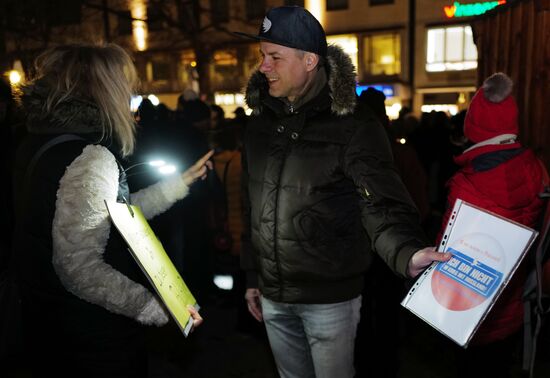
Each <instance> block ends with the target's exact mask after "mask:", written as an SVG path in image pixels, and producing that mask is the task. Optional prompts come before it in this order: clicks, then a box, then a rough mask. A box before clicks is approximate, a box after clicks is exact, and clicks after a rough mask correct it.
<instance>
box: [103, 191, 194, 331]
mask: <svg viewBox="0 0 550 378" xmlns="http://www.w3.org/2000/svg"><path fill="white" fill-rule="evenodd" d="M105 205H106V206H107V210H108V211H109V215H110V216H111V220H112V221H113V223H114V225H115V227H116V228H117V230H118V232H120V234H121V235H122V237H123V238H124V240H125V241H126V243H127V244H128V246H129V250H130V253H131V254H132V256H134V259H135V260H136V262H137V263H138V265H139V266H140V267H141V269H142V270H143V272H144V273H145V275H146V276H147V278H148V279H149V281H150V282H151V284H152V285H153V287H154V288H155V290H156V292H157V294H158V295H159V296H160V298H161V299H162V301H163V302H164V304H165V305H166V308H167V309H168V311H169V312H170V314H171V315H172V317H173V318H174V320H175V321H176V323H177V324H178V326H179V327H180V329H181V330H182V332H183V334H184V335H185V336H187V335H189V332H190V331H191V326H192V325H193V319H192V318H191V315H190V314H189V311H188V310H187V305H191V306H194V307H195V308H196V309H197V310H198V309H199V306H198V304H197V301H196V300H195V297H193V294H191V292H190V291H189V289H188V288H187V285H186V284H185V282H184V281H183V279H182V278H181V276H180V274H179V273H178V271H177V270H176V267H175V266H174V264H173V263H172V261H171V260H170V258H169V257H168V255H167V254H166V251H165V250H164V247H163V246H162V244H161V243H160V241H159V240H158V238H157V236H156V235H155V233H154V232H153V230H152V229H151V227H150V226H149V223H147V220H146V219H145V217H144V216H143V213H142V212H141V210H140V208H139V207H137V206H131V205H128V204H125V203H118V202H114V201H105Z"/></svg>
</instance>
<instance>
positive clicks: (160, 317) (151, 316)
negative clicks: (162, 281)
mask: <svg viewBox="0 0 550 378" xmlns="http://www.w3.org/2000/svg"><path fill="white" fill-rule="evenodd" d="M169 319H170V318H169V317H168V313H167V312H166V310H165V309H164V305H163V304H161V303H160V301H159V300H158V299H157V297H155V296H152V297H151V299H150V300H149V302H147V304H146V305H145V307H144V308H143V310H141V312H140V313H139V315H138V316H137V318H136V320H137V321H138V322H140V323H141V324H145V325H156V326H157V327H160V326H163V325H165V324H166V323H168V320H169Z"/></svg>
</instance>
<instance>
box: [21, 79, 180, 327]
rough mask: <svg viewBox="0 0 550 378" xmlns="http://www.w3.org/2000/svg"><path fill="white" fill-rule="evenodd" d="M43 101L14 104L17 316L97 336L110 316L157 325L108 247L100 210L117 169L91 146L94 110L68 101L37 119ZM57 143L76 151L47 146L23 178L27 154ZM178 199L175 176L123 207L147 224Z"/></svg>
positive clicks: (110, 156) (118, 244)
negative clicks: (23, 130) (19, 132)
mask: <svg viewBox="0 0 550 378" xmlns="http://www.w3.org/2000/svg"><path fill="white" fill-rule="evenodd" d="M44 98H45V89H44V88H43V87H41V86H40V85H39V84H37V85H35V86H34V87H32V88H28V89H27V93H26V94H25V96H24V97H23V104H24V109H25V111H26V113H27V129H28V132H29V134H28V137H27V138H26V140H25V141H24V142H23V143H22V145H21V146H20V148H19V151H18V158H17V163H16V167H15V185H16V186H15V188H16V192H15V193H16V196H15V197H16V198H15V203H16V204H19V207H20V208H19V214H18V224H17V228H18V233H17V235H16V238H17V239H16V245H17V254H18V256H19V257H20V259H19V260H20V264H19V265H20V271H21V274H20V275H21V277H22V279H21V282H22V284H23V288H24V293H25V296H24V297H25V299H26V300H27V301H28V306H26V308H33V307H36V311H37V312H40V313H41V316H42V317H43V319H50V320H52V321H56V322H57V321H59V322H64V327H65V328H66V329H69V328H71V327H74V330H75V332H76V333H84V330H85V329H87V328H89V329H93V328H95V327H100V326H99V325H94V322H95V321H96V320H97V319H98V318H102V319H103V320H104V322H103V324H105V322H109V320H108V319H115V318H116V316H115V317H113V314H114V315H122V316H123V317H127V318H132V319H135V320H136V321H138V322H140V323H142V324H155V325H162V324H165V323H166V322H167V321H168V316H167V313H166V311H165V309H164V307H163V305H161V303H160V302H159V300H158V299H157V298H156V296H155V295H153V293H152V292H151V291H150V290H149V289H148V288H146V287H145V286H146V285H147V282H146V280H143V275H142V274H141V273H140V272H139V267H137V265H136V264H135V262H133V261H131V260H132V257H131V256H130V254H129V252H128V251H127V250H126V246H125V245H124V243H123V242H122V241H121V240H118V241H115V240H117V239H121V238H120V236H119V235H118V234H117V232H116V230H115V229H114V228H113V227H112V224H111V222H110V219H109V215H108V212H107V209H106V207H105V203H104V201H106V200H107V201H116V200H117V195H118V191H119V176H120V169H119V166H118V164H117V158H116V157H115V154H116V152H115V153H113V152H111V151H110V149H109V148H107V147H106V146H104V145H101V144H97V143H94V142H97V140H98V135H101V134H100V131H101V127H100V126H101V125H100V123H99V122H100V121H99V119H100V117H99V113H98V110H97V108H95V107H94V106H93V105H92V104H90V103H87V102H85V101H81V100H79V99H76V98H73V99H69V100H66V101H64V102H63V103H61V104H59V105H58V106H57V107H56V108H55V109H54V111H53V112H51V113H45V112H44V111H43V103H44ZM98 133H99V134H98ZM60 134H76V135H79V136H81V137H83V138H84V139H85V141H72V142H64V143H61V144H59V145H56V146H53V147H52V148H50V149H49V150H47V151H46V152H45V153H44V154H43V155H42V156H41V157H40V159H39V160H38V162H37V163H36V165H35V166H34V169H32V172H30V176H29V177H26V175H28V174H29V173H28V172H27V169H28V166H29V162H30V161H31V160H32V157H33V155H34V154H35V153H36V151H38V150H39V149H40V147H41V146H42V145H44V144H45V143H46V142H47V141H48V140H51V139H52V138H54V137H56V136H58V135H60ZM113 150H114V149H113ZM187 193H188V187H187V186H186V185H185V184H184V182H183V179H182V177H181V175H177V176H176V177H174V178H171V179H169V180H166V181H164V182H159V183H158V184H155V185H153V186H151V187H149V188H146V189H143V190H141V191H139V192H137V193H132V195H131V202H132V203H133V204H135V205H138V206H139V207H140V208H141V209H142V210H143V213H144V215H145V216H146V218H152V217H154V216H155V215H158V214H160V213H162V212H164V211H165V210H167V209H168V208H169V207H170V206H171V205H172V204H173V203H174V202H175V201H177V200H179V199H182V198H183V197H185V196H186V194H187ZM21 209H24V211H21ZM139 281H141V282H142V283H143V284H142V283H139ZM38 303H40V305H38ZM96 306H99V307H96ZM48 312H50V313H48ZM94 314H96V315H97V316H95V315H94ZM109 314H111V315H109ZM79 316H81V317H82V318H81V319H76V318H77V317H79ZM71 317H73V318H75V319H71ZM59 318H62V319H63V318H64V319H65V320H61V319H59ZM120 319H122V318H120ZM121 321H122V320H121ZM50 326H51V325H50ZM96 331H97V330H96Z"/></svg>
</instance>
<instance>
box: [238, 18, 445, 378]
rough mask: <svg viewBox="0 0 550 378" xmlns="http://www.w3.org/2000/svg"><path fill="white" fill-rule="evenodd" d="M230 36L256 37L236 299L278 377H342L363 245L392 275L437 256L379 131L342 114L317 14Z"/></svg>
mask: <svg viewBox="0 0 550 378" xmlns="http://www.w3.org/2000/svg"><path fill="white" fill-rule="evenodd" d="M239 34H241V35H244V36H247V37H250V38H254V39H257V40H259V41H260V52H261V54H262V61H261V65H260V67H259V70H258V71H257V72H256V73H254V74H253V75H252V77H251V79H250V82H249V84H248V87H247V90H246V91H247V93H246V100H247V104H248V105H249V107H250V108H252V109H253V116H252V117H251V119H250V121H249V122H248V125H247V130H246V133H245V139H244V151H243V175H244V176H243V190H244V193H243V198H244V213H245V230H244V234H243V240H242V244H243V250H242V260H241V265H242V267H243V269H244V270H245V271H246V272H247V287H248V289H247V292H246V299H247V302H248V307H249V310H250V312H251V313H252V315H253V316H254V317H255V318H256V319H257V320H259V321H261V320H264V322H265V325H266V329H267V332H268V336H269V341H270V344H271V348H272V350H273V353H274V356H275V361H276V363H277V367H278V370H279V373H280V375H281V377H300V378H303V377H352V376H353V374H354V371H353V345H354V339H355V332H356V327H357V323H358V321H359V308H360V305H361V297H360V294H361V290H362V288H363V273H364V272H365V270H366V269H367V268H368V265H369V260H370V255H371V254H372V251H373V250H374V251H376V252H377V253H378V254H379V255H380V256H381V257H382V258H383V259H384V261H385V262H386V263H387V264H388V265H389V266H390V267H391V269H392V270H393V271H395V272H396V273H397V274H399V275H401V276H415V275H417V274H418V273H419V272H420V271H421V270H422V269H423V268H424V267H426V266H427V265H429V264H430V263H431V262H432V261H433V260H446V259H447V258H448V256H447V255H445V254H438V253H436V252H434V251H433V249H431V248H425V249H422V248H424V247H425V246H426V242H425V240H424V237H423V233H422V231H421V229H420V226H419V220H418V214H417V211H416V208H415V206H414V204H413V202H412V200H411V199H410V196H409V195H408V193H407V191H406V189H405V187H404V186H403V183H402V182H401V180H400V179H399V176H398V174H397V172H396V170H395V168H394V166H393V162H392V157H391V156H392V155H391V150H390V146H389V143H388V141H387V138H386V135H385V132H384V130H383V128H382V126H381V125H380V124H379V123H378V122H377V121H376V120H375V119H374V118H372V119H371V120H367V121H365V119H364V117H363V118H361V117H356V116H355V115H354V111H355V103H356V95H355V72H354V67H353V65H352V63H351V60H350V58H349V57H348V56H347V55H346V54H345V53H344V52H343V51H342V50H341V49H340V48H338V47H336V46H327V43H326V37H325V33H324V31H323V28H322V26H321V25H320V24H319V22H318V21H317V20H316V19H315V18H314V17H313V16H312V15H311V14H310V13H309V12H308V11H307V10H305V9H304V8H301V7H279V8H274V9H272V10H271V11H269V12H268V14H267V16H266V17H265V18H264V21H263V24H262V26H261V28H260V32H259V34H258V35H254V36H253V35H249V34H244V33H239ZM417 251H418V253H417ZM413 255H414V257H413Z"/></svg>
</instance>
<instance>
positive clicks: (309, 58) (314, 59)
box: [304, 52, 319, 71]
mask: <svg viewBox="0 0 550 378" xmlns="http://www.w3.org/2000/svg"><path fill="white" fill-rule="evenodd" d="M304 59H305V61H306V70H307V71H312V70H313V69H314V68H315V67H317V65H318V64H319V56H318V55H317V54H314V53H310V52H306V55H305V57H304Z"/></svg>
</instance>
